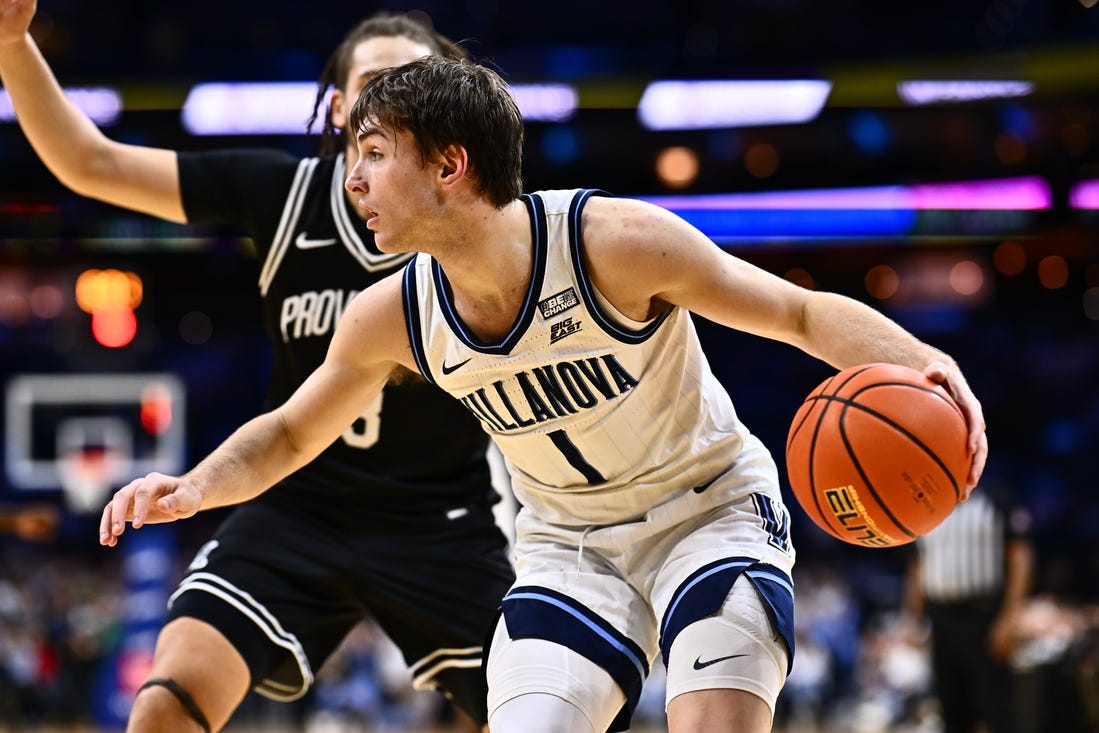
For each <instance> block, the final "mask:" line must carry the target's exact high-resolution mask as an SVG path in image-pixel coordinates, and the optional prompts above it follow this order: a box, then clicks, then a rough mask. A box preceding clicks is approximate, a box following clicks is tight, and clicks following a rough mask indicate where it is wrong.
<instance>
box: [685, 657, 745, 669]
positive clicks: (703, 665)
mask: <svg viewBox="0 0 1099 733" xmlns="http://www.w3.org/2000/svg"><path fill="white" fill-rule="evenodd" d="M746 656H748V655H747V654H730V655H729V656H727V657H718V658H717V659H708V660H706V661H705V662H703V661H702V657H695V663H694V668H695V669H706V668H707V667H709V666H710V665H711V664H717V663H718V662H724V661H725V660H726V659H736V658H737V657H746Z"/></svg>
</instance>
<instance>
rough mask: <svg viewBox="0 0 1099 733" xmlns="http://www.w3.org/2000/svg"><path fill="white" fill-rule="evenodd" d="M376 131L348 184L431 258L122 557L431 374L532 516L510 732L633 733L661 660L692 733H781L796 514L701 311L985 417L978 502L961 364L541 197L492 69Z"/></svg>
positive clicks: (155, 489)
mask: <svg viewBox="0 0 1099 733" xmlns="http://www.w3.org/2000/svg"><path fill="white" fill-rule="evenodd" d="M348 129H349V130H350V131H352V132H354V131H357V137H358V149H359V154H360V157H359V162H358V163H357V164H356V166H355V167H354V169H353V170H352V171H351V173H350V174H349V177H348V180H347V187H348V189H349V190H351V191H352V192H353V193H355V194H357V196H358V198H359V202H358V205H359V207H360V208H361V209H362V210H363V211H364V212H365V213H366V216H367V225H368V227H369V228H370V229H371V230H372V231H374V233H375V235H376V239H377V243H378V246H379V248H380V249H381V250H382V251H384V252H409V251H420V252H423V253H424V254H420V255H419V256H418V257H417V258H416V259H415V260H414V261H413V262H412V263H410V264H409V266H408V268H407V269H406V271H405V272H404V274H403V275H394V276H391V277H389V278H387V279H385V280H383V281H382V282H380V283H378V284H377V285H375V286H372V287H370V288H368V289H367V290H365V291H364V292H363V293H362V294H361V295H360V296H359V297H358V298H356V299H355V301H354V302H353V303H352V304H351V306H350V307H349V310H348V311H347V313H346V314H345V316H344V318H343V319H342V321H341V323H340V325H339V328H338V329H337V332H336V335H335V336H334V338H333V341H332V345H331V347H330V350H329V353H328V356H327V358H326V360H325V362H324V363H323V364H322V365H321V366H320V367H319V368H318V369H317V371H315V372H314V373H313V374H312V375H311V376H310V377H309V378H308V379H307V380H306V381H305V383H304V384H303V385H302V387H301V388H300V389H298V390H297V392H296V393H295V394H294V395H293V396H292V397H291V398H290V399H289V400H288V401H287V402H286V403H285V404H284V405H282V406H281V407H279V408H278V409H276V410H274V411H272V412H269V413H267V414H265V415H262V416H260V417H258V418H256V419H254V420H252V421H250V422H249V423H247V424H246V425H244V426H243V427H241V428H240V429H239V430H238V431H237V432H236V433H234V435H232V436H231V437H230V438H229V439H228V440H227V441H226V442H225V443H224V444H222V446H220V447H219V448H218V449H217V450H216V451H215V452H214V453H213V454H211V455H210V456H209V457H207V458H206V459H205V460H203V461H202V462H201V463H200V464H199V465H198V466H197V467H196V468H195V469H193V470H192V471H191V472H189V473H187V474H186V475H184V476H182V477H178V478H177V477H171V476H164V475H160V474H150V475H149V476H147V477H145V478H142V479H137V480H135V481H134V482H132V483H130V484H129V485H128V486H126V487H123V488H122V489H121V490H119V491H118V492H117V493H116V494H115V496H114V498H113V499H112V501H111V502H110V503H109V504H108V505H107V506H106V507H105V508H104V511H103V517H102V523H101V526H100V532H101V535H100V541H101V542H102V543H103V544H107V545H111V544H114V543H115V542H117V540H118V536H119V535H120V534H122V532H123V530H124V528H125V522H126V521H127V520H130V521H132V523H133V525H134V526H135V527H139V526H141V525H142V524H143V523H145V522H159V521H171V520H173V519H177V518H180V517H186V516H190V515H191V514H193V513H194V512H196V511H197V510H199V509H200V508H206V507H210V506H218V505H221V504H225V503H230V502H235V501H241V500H243V499H246V498H248V497H249V496H252V495H255V494H257V493H259V492H261V491H263V490H264V489H265V488H266V487H267V486H268V485H270V484H272V483H274V482H275V481H277V480H278V479H279V478H280V477H281V476H283V475H285V474H286V473H287V472H289V471H292V470H293V469H294V468H295V467H297V466H298V465H300V464H302V463H304V462H305V461H307V460H309V459H310V458H311V457H312V456H313V455H314V454H315V453H316V452H317V451H319V450H320V449H321V448H322V447H323V446H324V445H326V444H327V443H328V442H330V441H331V440H332V439H333V438H334V437H335V436H336V435H338V434H339V433H340V432H341V431H342V430H343V429H345V428H346V426H347V425H348V424H349V423H350V422H351V421H352V420H353V419H354V418H355V416H356V415H358V414H359V412H361V409H362V407H363V405H366V404H369V402H370V401H371V400H372V399H374V396H375V395H376V394H377V393H378V391H379V390H380V389H381V388H382V387H383V386H384V385H385V384H386V381H387V380H388V379H389V378H390V375H391V374H392V373H393V371H394V369H396V368H397V367H405V368H407V369H410V370H413V371H415V372H418V373H420V374H422V375H423V376H424V377H425V378H427V379H429V380H431V381H433V382H435V383H437V384H438V385H440V386H441V387H442V388H443V389H444V390H446V391H447V392H449V393H450V394H451V395H452V396H454V397H455V398H457V399H458V400H459V401H460V402H461V403H462V404H463V405H465V407H466V408H467V409H468V410H469V412H470V413H471V414H472V415H474V416H476V417H477V419H478V420H479V421H480V423H481V425H482V426H483V427H484V429H485V430H486V431H487V432H488V433H489V434H490V435H492V437H493V439H494V440H496V441H497V443H498V444H499V446H500V448H501V450H502V451H503V453H504V455H505V457H506V459H507V463H508V467H509V469H510V471H511V473H512V478H513V482H514V489H515V491H516V494H517V496H518V498H519V501H520V503H521V504H522V506H523V509H522V511H521V515H520V517H519V518H518V521H517V525H516V545H515V556H516V563H517V580H516V583H515V585H514V586H513V588H512V589H511V591H510V592H509V593H508V595H507V596H506V597H505V599H504V601H503V603H502V608H501V610H502V615H501V619H500V621H499V623H498V625H497V628H496V631H495V635H494V637H493V639H492V643H491V647H490V649H489V651H488V682H489V693H488V708H489V727H490V729H491V730H492V731H493V732H494V733H508V732H510V731H523V733H529V732H530V731H569V732H572V733H575V732H578V731H607V730H610V731H615V730H624V729H625V728H627V727H628V725H629V718H630V714H631V712H632V710H633V707H634V705H635V704H636V702H637V697H638V693H639V690H640V687H641V684H642V681H643V680H644V678H645V675H646V674H647V673H648V670H649V665H650V664H651V662H652V661H653V660H654V659H655V657H656V654H657V653H661V654H662V655H663V657H664V660H665V663H666V665H667V670H668V679H667V697H668V700H667V712H668V722H669V728H670V730H671V731H673V733H676V732H686V731H703V730H704V731H718V730H723V731H724V730H730V731H738V732H740V733H762V732H763V731H767V730H769V729H770V727H771V720H772V716H773V710H774V703H775V698H776V697H777V695H778V693H779V690H780V689H781V687H782V685H783V682H784V681H785V678H786V674H787V672H788V670H789V668H790V664H791V661H792V657H793V653H794V649H793V634H792V623H793V619H792V607H793V603H792V597H793V588H792V583H791V581H790V571H791V568H792V566H793V562H794V549H793V547H792V546H791V544H790V537H789V535H788V527H789V522H788V515H787V512H786V509H785V507H784V506H783V504H782V499H781V496H780V489H779V479H778V475H777V471H776V467H775V464H774V462H773V460H772V459H771V456H770V455H769V453H768V451H767V449H766V448H765V447H764V446H763V445H761V444H760V442H759V441H758V440H757V439H756V438H755V437H754V436H753V435H752V433H751V432H750V431H749V430H748V428H747V427H745V426H744V425H743V424H742V423H741V422H740V420H739V419H738V418H737V415H736V412H735V411H734V409H733V406H732V404H731V401H730V399H729V396H728V394H727V393H726V392H725V390H724V389H723V388H722V387H721V385H719V384H718V382H717V381H716V380H715V378H714V376H713V374H712V373H711V371H710V369H709V367H708V365H707V362H706V358H705V356H704V354H703V353H702V350H701V348H700V346H699V343H698V340H697V338H696V335H695V331H694V328H693V326H692V320H691V319H692V316H691V312H694V313H697V314H698V315H699V316H702V317H705V318H708V319H711V320H713V321H716V322H718V323H721V324H724V325H726V326H728V327H730V328H736V329H740V330H743V331H748V332H751V333H754V334H757V335H760V336H764V337H767V338H772V339H778V340H781V341H784V342H786V343H789V344H791V345H794V346H797V347H799V348H801V349H803V350H804V351H806V352H808V353H810V354H812V355H814V356H816V357H818V358H820V359H822V360H824V361H825V362H827V363H829V364H831V365H832V366H834V367H836V368H842V367H847V366H851V365H854V364H858V363H865V362H874V361H885V362H894V363H899V364H905V365H908V366H911V367H915V368H918V369H921V370H923V371H924V372H925V373H926V374H927V375H928V376H929V377H931V378H932V379H933V380H935V381H936V382H940V383H942V384H944V385H945V387H946V388H947V389H948V390H949V391H950V393H951V394H952V395H953V396H954V398H955V399H956V400H957V402H958V403H959V405H960V407H961V409H962V410H963V412H964V413H965V414H966V416H967V419H968V421H969V425H970V435H969V450H970V452H971V453H972V455H973V464H972V468H971V471H970V475H969V479H968V486H967V492H968V490H969V489H970V488H972V487H973V486H974V485H975V484H976V482H977V479H978V477H979V476H980V474H981V471H982V468H983V466H984V461H985V456H986V453H987V442H986V440H985V435H984V419H983V416H982V412H981V406H980V403H979V402H978V401H977V399H976V398H975V396H974V395H973V393H972V391H971V390H970V388H969V386H968V385H967V383H966V381H965V378H964V377H963V376H962V373H961V371H960V370H959V368H958V366H957V365H956V364H955V363H954V361H953V360H952V359H951V358H950V357H949V356H947V355H946V354H944V353H942V352H941V351H939V350H937V349H934V348H932V347H930V346H928V345H926V344H924V343H922V342H920V341H919V340H917V339H916V338H914V337H913V336H912V335H910V334H909V333H907V332H906V331H905V330H903V329H902V328H900V327H899V326H898V325H897V324H895V323H893V322H892V321H890V320H889V319H887V318H885V317H884V316H882V315H881V314H879V313H877V312H876V311H874V310H873V309H871V308H869V307H867V306H865V305H863V304H860V303H858V302H857V301H854V300H851V299H849V298H845V297H842V296H839V295H835V294H830V293H821V292H812V291H808V290H804V289H802V288H799V287H797V286H795V285H793V284H791V283H789V282H786V281H784V280H782V279H780V278H778V277H774V276H772V275H770V274H767V273H765V272H763V271H761V270H759V269H757V268H755V267H753V266H751V265H749V264H747V263H745V262H743V261H741V260H739V259H737V258H735V257H733V256H731V255H729V254H728V253H726V252H724V251H722V250H721V249H720V248H718V247H717V246H715V245H714V243H713V242H711V241H710V240H709V239H707V238H706V237H705V236H704V235H703V234H701V233H700V232H699V231H698V230H696V229H695V228H693V227H692V226H690V225H689V224H688V223H686V222H684V221H683V220H681V219H679V218H678V217H676V216H674V215H673V214H671V213H670V212H668V211H666V210H664V209H661V208H659V207H657V206H654V205H651V204H647V203H644V202H640V201H636V200H625V199H615V198H613V197H609V196H605V195H596V192H593V191H590V190H576V191H545V192H541V193H537V194H532V195H521V185H522V182H521V177H520V167H521V158H522V145H523V126H522V119H521V116H520V114H519V111H518V110H517V108H516V106H515V104H514V101H513V100H512V99H511V97H510V96H509V94H508V92H507V87H506V85H505V84H504V82H503V81H502V80H501V79H500V77H499V76H497V75H496V74H495V73H494V72H492V71H491V70H489V69H486V68H483V67H480V66H477V65H474V64H470V63H466V62H456V61H448V60H443V59H438V58H432V59H423V60H420V61H416V62H413V63H411V64H406V65H405V66H402V67H398V68H397V69H394V70H391V71H389V72H387V73H385V74H381V75H379V76H377V77H375V78H374V79H373V80H372V81H370V82H369V83H367V85H366V86H365V87H364V88H363V91H362V92H361V94H360V96H359V98H358V100H357V101H356V103H355V106H354V107H353V109H352V112H351V119H350V122H349V127H348Z"/></svg>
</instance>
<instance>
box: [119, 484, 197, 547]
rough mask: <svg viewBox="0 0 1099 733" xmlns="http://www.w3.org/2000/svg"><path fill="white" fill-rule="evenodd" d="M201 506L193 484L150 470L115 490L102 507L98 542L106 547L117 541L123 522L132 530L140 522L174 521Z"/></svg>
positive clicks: (124, 527) (124, 525)
mask: <svg viewBox="0 0 1099 733" xmlns="http://www.w3.org/2000/svg"><path fill="white" fill-rule="evenodd" d="M201 506H202V491H201V490H200V489H199V488H198V487H197V486H196V485H195V484H193V483H191V482H189V481H186V480H184V479H182V478H179V477H176V476H166V475H165V474H163V473H150V474H148V475H147V476H145V477H143V478H139V479H134V480H133V481H131V482H130V483H128V484H126V485H125V486H123V487H122V488H121V489H119V490H118V491H116V492H115V495H114V497H113V498H112V499H111V501H110V502H109V503H108V504H107V506H105V507H104V508H103V517H102V518H101V519H100V521H99V544H101V545H107V546H108V547H114V546H115V545H116V544H118V536H119V535H121V534H122V533H123V532H125V531H126V522H127V521H128V522H130V523H131V524H133V526H134V529H138V528H140V527H141V525H143V524H159V523H162V522H174V521H175V520H177V519H186V518H187V517H190V516H193V515H194V514H195V513H197V512H198V510H199V508H200V507H201Z"/></svg>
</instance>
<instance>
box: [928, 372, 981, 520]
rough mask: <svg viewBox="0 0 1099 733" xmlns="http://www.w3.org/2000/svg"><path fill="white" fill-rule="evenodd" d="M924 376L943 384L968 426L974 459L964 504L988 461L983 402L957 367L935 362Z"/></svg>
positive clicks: (970, 449) (971, 452)
mask: <svg viewBox="0 0 1099 733" xmlns="http://www.w3.org/2000/svg"><path fill="white" fill-rule="evenodd" d="M924 374H925V375H926V376H927V378H928V379H930V380H931V381H932V382H935V383H937V384H941V385H942V386H943V387H944V388H945V389H946V391H947V392H949V393H950V396H951V397H953V398H954V402H955V403H957V405H958V408H959V409H960V410H961V411H962V414H963V415H965V419H966V422H967V423H968V424H969V453H970V455H971V456H972V457H973V463H972V464H971V466H970V468H969V479H968V481H967V482H966V487H965V488H966V490H965V493H964V495H963V496H962V501H965V500H966V499H968V498H969V494H970V493H971V492H972V491H973V489H974V488H975V487H976V486H977V482H978V481H979V480H980V478H981V474H982V473H983V472H984V469H985V461H986V460H988V436H987V435H985V416H984V410H982V409H981V403H980V401H978V399H977V396H976V395H975V394H973V390H971V389H970V388H969V383H968V382H967V381H966V379H965V377H964V376H962V372H961V370H960V369H959V368H958V367H957V366H956V365H953V364H947V363H946V362H943V361H936V362H932V363H931V364H928V365H927V368H926V369H924Z"/></svg>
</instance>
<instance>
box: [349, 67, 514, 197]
mask: <svg viewBox="0 0 1099 733" xmlns="http://www.w3.org/2000/svg"><path fill="white" fill-rule="evenodd" d="M368 120H369V121H370V123H371V124H376V125H379V126H381V127H383V128H385V129H387V130H390V131H394V132H397V131H404V132H408V133H411V135H412V137H413V138H414V139H415V141H416V145H417V147H418V148H419V152H420V157H421V160H422V161H427V160H428V159H430V158H431V156H432V155H433V154H435V153H438V152H441V151H443V150H444V149H445V148H446V147H447V146H449V145H459V146H461V147H463V148H465V150H466V152H467V153H468V155H469V161H470V169H471V171H472V173H473V176H474V178H475V179H476V181H477V183H478V190H479V191H480V193H481V194H483V195H484V196H485V197H486V198H487V199H488V200H489V201H490V202H492V204H493V205H494V206H496V207H498V208H501V207H503V206H505V205H507V204H508V203H510V202H512V201H514V200H515V199H517V198H519V195H520V194H521V193H522V190H523V179H522V165H523V117H522V115H521V114H520V112H519V108H518V107H517V106H516V104H515V100H514V99H512V97H511V94H510V93H509V92H508V88H507V85H506V84H505V83H504V80H503V79H501V78H500V76H499V75H498V74H497V73H496V72H494V71H492V70H491V69H489V68H487V67H485V66H481V65H480V64H475V63H472V62H470V61H468V60H455V59H448V58H444V57H440V56H426V57H424V58H422V59H418V60H416V61H413V62H412V63H408V64H405V65H404V66H398V67H396V68H394V69H389V70H387V71H386V72H384V73H382V74H379V75H377V76H375V77H374V78H373V79H371V80H370V81H368V82H367V83H366V85H365V86H363V88H362V91H360V92H359V96H358V98H357V99H356V100H355V104H354V105H352V107H351V111H350V113H349V115H348V123H347V127H348V130H349V131H352V132H353V133H354V132H356V131H361V130H363V129H364V123H365V122H367V121H368Z"/></svg>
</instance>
